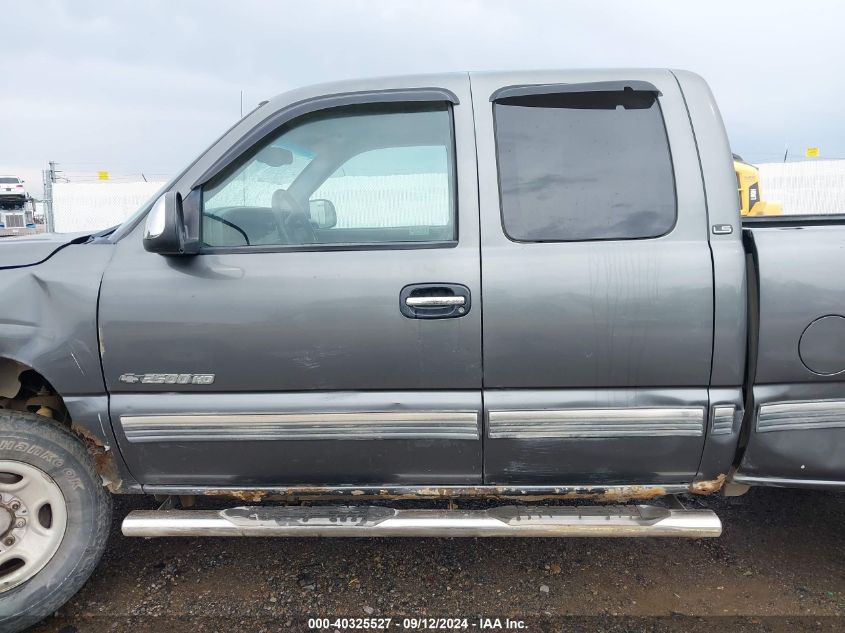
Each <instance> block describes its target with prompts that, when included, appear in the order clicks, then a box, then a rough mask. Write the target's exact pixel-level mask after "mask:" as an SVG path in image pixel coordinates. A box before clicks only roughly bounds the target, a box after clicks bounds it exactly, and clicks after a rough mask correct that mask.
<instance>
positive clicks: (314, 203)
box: [308, 199, 337, 229]
mask: <svg viewBox="0 0 845 633" xmlns="http://www.w3.org/2000/svg"><path fill="white" fill-rule="evenodd" d="M308 211H309V213H310V215H311V220H312V221H313V222H315V223H316V224H317V228H318V229H331V228H333V227H334V226H335V225H336V224H337V211H336V210H335V208H334V203H333V202H332V201H331V200H323V199H317V200H309V201H308Z"/></svg>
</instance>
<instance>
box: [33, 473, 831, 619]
mask: <svg viewBox="0 0 845 633" xmlns="http://www.w3.org/2000/svg"><path fill="white" fill-rule="evenodd" d="M691 503H692V504H699V505H704V506H706V507H711V508H713V509H714V510H715V511H716V512H717V513H718V514H719V516H720V517H721V518H722V521H723V523H724V526H725V532H724V535H723V536H722V537H721V538H718V539H701V540H684V539H639V540H636V539H558V540H555V539H388V538H382V539H375V538H374V539H220V538H216V539H212V538H208V539H153V540H147V541H144V540H142V539H128V538H124V537H123V536H121V534H120V531H119V524H120V520H121V519H122V518H123V517H124V516H125V514H126V513H127V512H128V511H129V510H131V509H134V508H149V507H152V506H151V501H150V500H148V499H144V498H121V499H119V500H118V501H117V503H116V506H115V522H114V527H113V533H112V537H111V542H110V544H109V549H108V550H107V552H106V555H105V557H104V559H103V561H102V562H101V563H100V566H99V567H98V569H97V571H96V572H95V573H94V576H93V577H92V578H91V580H90V581H89V582H88V584H87V585H86V586H85V587H84V588H83V590H82V591H81V592H80V593H79V594H78V595H77V596H76V597H75V598H74V599H73V600H72V601H71V602H70V603H69V604H68V605H66V606H65V607H63V608H62V609H61V610H60V611H59V612H57V613H56V614H55V616H54V617H52V618H50V619H49V620H47V621H46V622H44V623H42V624H41V625H39V626H37V627H36V628H35V629H33V630H34V631H36V632H38V633H47V632H60V633H74V632H76V631H79V632H83V633H87V632H89V631H91V632H94V633H101V632H106V631H132V632H133V633H145V632H155V633H159V632H166V631H192V632H194V633H204V632H206V631H255V632H258V631H267V632H270V631H307V630H309V629H308V624H307V619H308V618H312V617H321V618H322V617H327V618H335V617H358V618H363V617H382V616H384V617H388V616H390V617H393V618H394V622H393V624H392V630H403V629H402V628H401V622H402V619H403V618H404V617H409V616H410V617H422V616H442V617H461V618H463V617H466V618H469V630H482V628H481V627H480V626H479V624H480V623H479V620H478V618H479V617H488V618H501V625H502V628H503V629H504V627H505V623H504V618H506V617H509V618H511V619H512V620H522V621H523V626H524V628H523V629H522V630H524V631H543V632H546V631H596V630H600V631H625V632H628V631H685V632H686V631H710V630H714V629H717V630H739V631H784V632H787V631H788V632H791V631H796V630H811V631H843V630H845V617H843V616H845V546H843V545H845V538H843V537H845V495H841V494H839V495H837V494H833V493H822V492H809V491H790V490H775V489H772V490H764V489H760V490H752V491H751V492H750V493H749V494H747V495H746V496H744V497H739V498H734V499H724V498H721V497H718V496H717V497H713V498H708V499H706V500H698V499H695V500H692V501H691ZM397 623H398V624H399V625H400V626H398V627H397ZM473 625H475V626H473ZM325 630H328V631H335V630H340V629H338V628H337V627H334V626H333V627H330V628H328V629H325ZM347 630H349V629H347ZM405 630H408V629H405ZM413 630H422V628H421V627H419V628H415V629H413ZM491 630H497V629H491Z"/></svg>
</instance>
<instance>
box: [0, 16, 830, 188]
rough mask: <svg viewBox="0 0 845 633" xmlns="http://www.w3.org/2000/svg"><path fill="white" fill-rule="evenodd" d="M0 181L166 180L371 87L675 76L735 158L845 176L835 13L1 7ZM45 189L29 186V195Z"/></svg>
mask: <svg viewBox="0 0 845 633" xmlns="http://www.w3.org/2000/svg"><path fill="white" fill-rule="evenodd" d="M0 17H2V22H3V46H2V49H1V50H2V62H3V63H2V73H0V173H17V174H20V175H23V176H24V177H26V178H27V180H28V181H29V182H30V183H32V184H33V185H35V182H33V181H40V170H41V169H42V168H43V166H44V165H45V163H46V161H48V160H55V161H58V162H59V163H61V164H62V165H63V166H64V167H65V168H66V169H67V170H68V172H69V173H70V174H71V175H74V174H77V173H78V174H79V176H77V177H82V175H83V174H82V173H81V172H88V173H92V172H94V171H96V170H99V169H103V170H109V171H110V172H111V173H113V174H115V175H123V174H126V175H137V174H139V173H140V172H144V173H145V174H146V175H147V177H148V178H150V179H156V180H162V179H165V178H166V177H167V176H169V175H171V174H173V173H174V172H176V171H177V170H178V169H179V168H180V167H181V166H183V165H184V164H185V163H186V162H187V161H189V160H190V159H192V158H193V157H194V156H195V155H196V154H197V153H198V152H199V151H201V150H202V149H204V148H205V147H206V146H207V145H208V144H209V143H210V142H211V141H212V140H213V139H214V138H216V137H217V136H218V135H219V134H220V132H222V131H223V130H224V129H225V128H227V127H228V126H229V125H230V124H231V123H232V122H233V121H234V120H235V119H237V118H238V116H239V113H240V91H241V90H243V93H244V110H245V111H247V110H249V109H251V108H252V107H253V106H254V105H255V104H257V103H258V102H259V101H261V100H263V99H265V98H267V97H269V96H272V95H273V94H276V93H279V92H282V91H284V90H286V89H288V88H292V87H295V86H300V85H304V84H309V83H316V82H321V81H328V80H333V79H341V78H349V77H362V76H370V75H385V74H404V73H416V72H437V71H447V70H476V69H477V70H487V69H514V68H579V67H615V66H625V67H631V66H659V67H678V68H686V69H689V70H693V71H696V72H698V73H700V74H702V75H703V76H704V77H705V78H706V79H707V80H708V81H709V83H710V85H711V87H712V88H713V90H714V92H715V94H716V97H717V99H718V101H719V105H720V107H721V110H722V114H723V116H724V118H725V121H726V124H727V127H728V133H729V135H730V138H731V143H732V145H733V148H734V151H736V152H738V153H740V154H743V155H744V156H745V157H746V158H747V159H749V160H752V161H758V162H762V161H767V160H780V159H782V157H783V153H784V149H785V148H786V147H787V146H788V147H789V151H790V154H791V155H798V154H803V152H804V149H805V148H806V147H808V146H819V147H820V148H821V152H822V156H825V157H831V158H832V157H837V158H845V122H843V121H845V115H843V103H845V81H843V77H845V36H843V34H842V29H843V24H845V3H843V2H838V1H833V0H831V1H827V2H824V1H816V2H783V1H775V0H766V1H752V0H743V1H742V2H737V1H735V0H733V1H729V2H722V1H709V2H695V3H693V2H677V1H673V2H669V1H666V2H644V1H636V2H632V1H630V0H627V1H621V2H599V1H594V2H584V1H583V0H580V1H578V2H564V1H560V0H557V1H543V0H519V1H513V2H507V1H503V0H502V1H500V0H451V1H447V2H439V1H424V0H417V1H416V2H406V1H403V0H383V1H378V0H365V1H357V0H342V1H337V2H334V1H316V0H308V1H306V0H301V1H298V2H293V1H282V0H278V1H274V2H270V1H266V2H263V1H247V0H237V1H230V2H211V1H208V0H204V1H202V2H177V1H173V0H170V1H154V0H148V1H143V2H137V1H136V2H128V1H126V2H121V1H117V0H109V1H103V0H97V1H88V0H84V1H83V0H74V1H73V2H70V1H67V2H58V1H57V2H48V1H41V0H29V1H27V2H23V1H21V0H0ZM36 188H38V189H40V185H39V186H38V187H35V186H33V189H36Z"/></svg>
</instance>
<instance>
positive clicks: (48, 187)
mask: <svg viewBox="0 0 845 633" xmlns="http://www.w3.org/2000/svg"><path fill="white" fill-rule="evenodd" d="M47 164H48V165H49V166H50V168H49V169H45V170H44V171H42V172H41V173H42V174H43V176H44V220H45V222H46V224H47V232H48V233H52V232H54V231H55V230H56V223H55V221H54V219H53V183H54V182H56V179H57V177H58V175H59V174H60V173H61V172H60V171H57V170H56V162H55V161H52V160H51V161H50V162H48V163H47Z"/></svg>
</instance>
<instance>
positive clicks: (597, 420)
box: [488, 407, 704, 439]
mask: <svg viewBox="0 0 845 633" xmlns="http://www.w3.org/2000/svg"><path fill="white" fill-rule="evenodd" d="M488 422H489V426H488V437H490V438H493V439H498V438H513V439H533V438H587V437H605V438H606V437H637V436H640V437H664V436H687V437H699V436H702V435H704V408H703V407H683V408H669V407H653V408H628V409H560V410H553V409H549V410H523V411H517V410H508V411H490V413H489V414H488Z"/></svg>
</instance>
